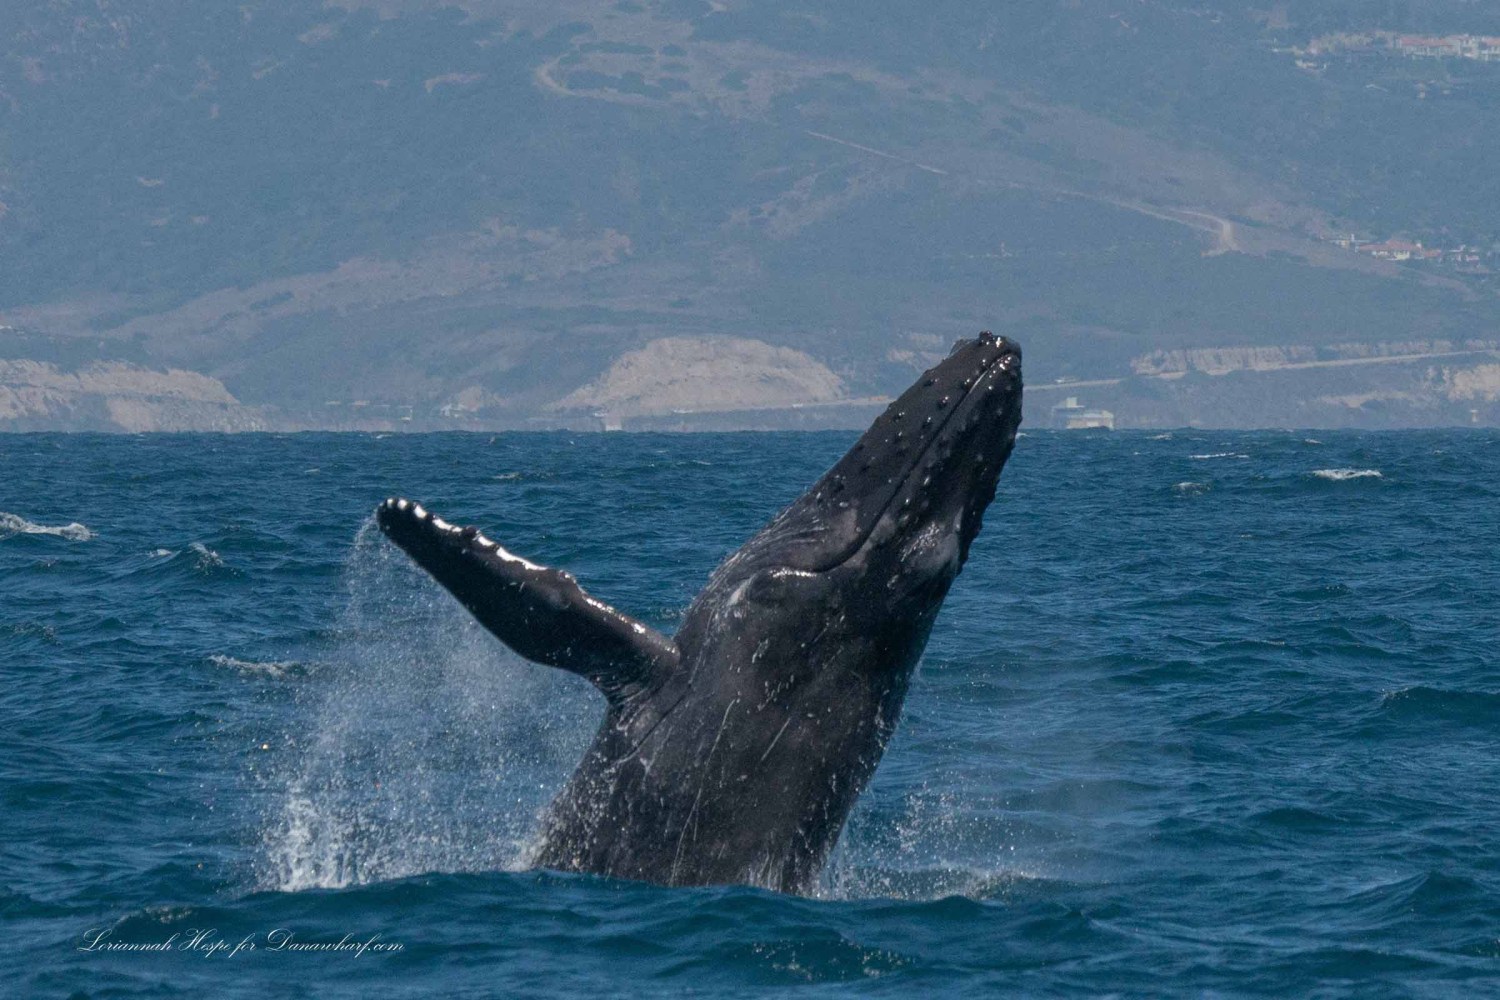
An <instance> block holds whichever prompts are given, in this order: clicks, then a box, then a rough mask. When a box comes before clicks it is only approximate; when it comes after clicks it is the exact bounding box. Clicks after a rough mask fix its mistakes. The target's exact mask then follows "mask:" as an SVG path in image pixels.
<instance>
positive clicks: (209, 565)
mask: <svg viewBox="0 0 1500 1000" xmlns="http://www.w3.org/2000/svg"><path fill="white" fill-rule="evenodd" d="M188 548H190V549H192V550H193V554H194V555H196V556H197V557H198V558H197V559H195V560H194V561H193V565H195V566H197V567H198V568H199V569H216V568H218V567H220V566H222V565H224V557H223V556H221V555H219V554H218V553H217V552H215V551H214V550H213V549H211V548H209V547H208V546H207V545H204V544H203V543H202V542H194V543H192V544H191V545H189V546H188Z"/></svg>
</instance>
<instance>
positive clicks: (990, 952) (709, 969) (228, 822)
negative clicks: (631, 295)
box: [0, 430, 1500, 998]
mask: <svg viewBox="0 0 1500 1000" xmlns="http://www.w3.org/2000/svg"><path fill="white" fill-rule="evenodd" d="M853 437H854V435H852V434H841V433H827V434H790V433H789V434H772V435H765V434H725V435H685V436H656V435H620V434H613V435H568V434H502V435H497V436H489V435H471V434H452V435H446V434H445V435H408V436H403V435H394V436H391V435H332V434H330V435H322V434H306V435H290V436H275V435H245V436H215V435H162V436H143V437H111V436H69V435H12V436H0V512H3V513H0V671H3V675H0V679H3V683H0V795H3V806H0V824H3V825H0V913H3V925H0V935H3V937H0V984H4V985H3V986H0V992H4V993H5V994H6V995H8V996H28V997H29V996H37V997H68V996H77V997H85V996H87V997H195V998H196V997H209V996H212V997H246V998H251V997H253V998H276V997H304V996H305V997H351V998H355V997H359V998H362V997H367V996H409V997H439V996H441V997H487V996H523V997H524V996H535V997H554V996H556V997H584V996H586V997H609V996H625V995H631V996H690V997H693V996H701V997H735V996H761V995H767V994H770V995H808V996H844V995H859V996H889V997H913V996H970V995H973V996H980V995H997V994H998V995H1009V996H1039V997H1050V996H1119V997H1199V996H1236V997H1237V996H1266V997H1287V996H1323V997H1341V996H1350V997H1356V996H1357V997H1453V996H1470V995H1478V994H1486V993H1487V994H1490V995H1495V994H1496V993H1500V559H1497V553H1500V434H1497V433H1495V432H1492V431H1457V430H1455V431H1445V432H1403V433H1380V434H1363V433H1350V432H1297V433H1287V432H1256V433H1232V432H1207V431H1178V432H1174V433H1168V434H1152V433H1146V432H1121V433H1115V434H1097V435H1095V434H1086V433H1075V434H1060V433H1049V432H1045V431H1029V432H1027V433H1026V434H1025V436H1024V437H1023V438H1022V439H1021V440H1020V441H1019V442H1018V445H1017V447H1016V451H1015V454H1014V455H1013V457H1012V459H1011V461H1010V464H1009V466H1008V467H1007V468H1006V470H1005V474H1004V476H1003V477H1002V479H1001V483H1000V491H999V495H998V497H997V499H996V501H995V505H994V506H993V507H992V508H991V509H990V513H989V515H988V517H987V518H986V527H985V530H984V533H983V534H982V535H980V537H979V539H978V541H977V542H976V543H975V545H974V548H973V551H972V555H971V558H970V561H969V564H968V566H967V568H966V569H965V570H964V573H963V575H962V576H960V577H959V579H958V581H957V583H956V584H955V586H954V589H953V591H952V594H951V595H950V597H949V598H948V601H947V604H946V605H945V607H944V610H943V613H942V615H941V617H940V618H939V619H938V623H937V626H936V628H935V629H934V631H933V636H932V641H931V643H930V644H929V646H928V648H927V653H926V656H925V658H924V659H923V661H922V663H921V665H920V667H919V669H918V671H917V674H916V676H915V678H914V680H913V683H912V688H911V695H910V698H909V700H908V702H907V705H906V711H905V714H904V717H903V720H902V723H901V726H900V728H899V730H898V732H897V734H896V737H895V739H894V740H893V742H892V744H891V746H890V748H889V750H888V751H887V753H886V756H885V759H884V762H883V763H882V764H881V767H880V770H879V771H878V773H877V774H876V776H875V779H874V781H873V784H872V786H871V787H870V788H869V789H868V791H867V792H866V793H865V796H864V797H863V799H862V800H861V801H860V803H859V805H858V806H857V807H856V810H855V813H854V815H853V816H852V818H851V820H850V823H849V826H848V827H847V829H846V830H845V833H844V837H843V839H842V841H841V843H840V845H839V847H838V850H837V852H836V857H835V859H834V862H833V864H832V865H831V866H830V868H829V870H828V871H827V873H826V875H825V878H824V880H823V883H822V885H821V886H820V888H819V889H818V891H817V892H816V893H813V894H811V895H810V896H807V897H793V896H783V895H777V894H774V893H770V892H765V891H761V890H756V889H749V888H744V887H733V886H730V887H716V888H702V889H667V888H660V887H656V886H650V885H640V884H635V883H629V882H620V881H612V880H608V879H602V878H594V877H581V876H574V875H561V874H556V873H552V872H546V871H533V870H527V868H526V866H525V858H526V856H527V848H528V844H529V842H530V840H531V838H532V837H533V835H534V831H535V825H536V816H537V812H538V810H539V809H540V808H541V807H542V806H543V805H544V804H545V802H546V801H547V799H548V797H549V795H550V794H551V793H552V792H553V791H554V790H555V789H556V788H557V787H558V786H559V784H560V783H561V782H562V781H563V779H564V778H565V777H566V776H567V774H568V772H569V771H570V769H571V768H572V766H573V764H574V763H575V762H576V761H577V759H578V757H579V755H580V753H581V751H582V748H583V747H584V746H585V745H586V744H587V743H588V741H589V739H590V738H591V736H592V734H593V730H594V728H595V727H596V726H597V724H598V721H599V718H600V715H601V706H602V701H601V699H600V698H599V696H597V695H596V694H595V693H594V692H593V690H592V689H591V688H590V687H589V686H588V685H587V684H586V683H585V682H583V681H582V680H580V679H579V678H576V677H574V676H571V675H567V674H563V673H560V672H558V671H553V670H549V669H547V668H544V667H540V666H534V665H531V664H528V663H525V662H522V661H520V660H519V659H518V658H516V657H515V656H514V655H512V654H510V653H509V652H508V651H507V650H506V649H504V648H503V647H501V646H500V645H499V643H498V642H496V641H495V640H493V639H492V638H491V637H490V636H489V635H488V634H487V633H485V632H483V631H482V630H481V629H480V628H478V627H477V626H476V625H474V624H473V623H472V622H471V621H470V620H468V618H467V616H466V614H465V613H464V612H463V611H462V610H461V609H460V608H459V607H458V606H457V604H456V603H455V602H454V601H453V600H452V599H451V598H449V597H448V596H447V595H446V594H445V593H444V592H443V591H441V590H440V589H439V588H437V586H436V585H435V584H433V583H432V582H430V581H429V580H428V579H427V578H426V577H424V576H423V575H422V574H421V573H420V572H419V571H417V570H415V569H414V568H413V567H412V566H410V565H409V563H408V562H407V560H406V559H405V557H404V556H403V555H401V554H400V553H399V552H397V551H396V550H395V549H393V548H392V547H391V546H389V545H388V544H387V543H386V542H385V541H384V540H383V539H382V538H381V536H380V535H379V532H378V531H375V530H373V529H372V528H371V522H370V514H371V512H372V511H373V509H374V507H375V505H376V504H377V503H378V502H379V501H380V500H382V499H383V498H385V497H386V496H389V495H391V494H402V495H406V496H410V497H413V498H416V499H420V500H422V501H423V502H424V503H426V504H427V505H428V506H429V507H430V508H431V509H433V510H435V511H437V512H439V513H441V514H442V515H443V516H445V517H446V518H448V519H449V520H451V521H455V522H458V523H475V524H478V525H480V526H482V527H483V528H484V529H485V531H486V533H487V534H489V536H490V537H492V538H495V539H496V540H498V541H500V542H502V544H504V545H506V546H507V547H509V548H511V549H513V550H514V551H516V552H518V553H520V554H522V555H525V556H527V557H529V558H531V559H534V560H536V561H540V562H545V563H548V564H551V565H557V566H563V567H566V568H568V569H570V570H571V571H573V572H574V573H575V574H576V575H577V576H578V577H579V579H580V580H581V581H582V582H583V583H584V585H585V586H587V587H588V588H589V589H590V590H591V592H593V593H594V594H596V595H598V596H600V597H601V598H603V599H604V600H607V601H610V602H611V603H614V604H616V605H617V606H619V607H621V608H622V609H624V610H626V611H628V612H630V613H633V614H635V615H637V616H639V617H641V618H643V619H645V620H646V621H648V622H650V623H651V624H653V625H655V626H657V627H659V628H661V629H663V630H666V631H671V630H672V629H674V628H675V627H676V624H677V622H678V621H679V620H680V618H681V615H682V613H683V611H684V609H685V608H686V606H687V604H688V602H689V601H690V600H691V598H692V596H693V595H694V593H695V592H696V591H697V589H698V588H699V587H700V585H701V584H702V582H703V581H704V580H705V578H706V577H707V575H708V573H709V571H710V570H711V569H712V568H713V567H714V566H715V564H716V563H717V562H718V560H720V559H721V558H722V557H723V556H724V555H725V554H727V553H728V552H730V551H732V550H733V549H735V548H736V547H738V546H739V544H740V543H741V542H743V541H744V540H745V539H746V538H747V537H748V536H749V535H750V534H751V533H752V532H753V531H754V530H755V529H756V528H758V527H759V526H760V525H761V524H762V523H764V522H765V521H766V520H767V519H769V518H770V517H771V515H772V514H774V513H775V512H776V511H777V510H778V509H779V508H780V507H781V506H782V505H784V504H786V503H787V502H789V501H790V500H791V499H793V498H794V497H795V496H797V495H798V493H799V492H800V491H801V490H802V489H803V488H804V487H805V486H806V485H808V484H809V483H811V482H812V481H813V479H814V478H815V477H816V476H817V475H818V474H819V473H820V472H821V471H822V470H823V469H824V468H826V467H827V466H828V465H829V464H831V463H832V462H833V460H834V459H835V458H837V457H838V455H840V454H841V453H842V451H843V449H845V448H846V447H847V446H848V445H849V444H850V443H851V442H852V440H853Z"/></svg>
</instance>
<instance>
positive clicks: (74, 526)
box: [0, 510, 94, 542]
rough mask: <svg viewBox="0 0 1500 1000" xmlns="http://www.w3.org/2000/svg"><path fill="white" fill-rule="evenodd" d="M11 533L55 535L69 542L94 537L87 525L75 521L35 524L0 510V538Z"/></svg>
mask: <svg viewBox="0 0 1500 1000" xmlns="http://www.w3.org/2000/svg"><path fill="white" fill-rule="evenodd" d="M11 535H56V536H58V537H59V538H66V539H67V540H68V541H70V542H86V541H88V540H89V539H91V538H93V537H94V533H93V532H92V531H90V530H89V528H88V526H87V525H83V524H79V523H78V522H77V521H73V522H72V523H70V524H59V525H47V524H37V523H35V522H33V521H28V520H26V519H25V518H24V517H21V516H20V515H18V514H7V513H6V512H5V511H3V510H0V538H8V537H9V536H11Z"/></svg>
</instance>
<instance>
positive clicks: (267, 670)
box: [208, 653, 302, 680]
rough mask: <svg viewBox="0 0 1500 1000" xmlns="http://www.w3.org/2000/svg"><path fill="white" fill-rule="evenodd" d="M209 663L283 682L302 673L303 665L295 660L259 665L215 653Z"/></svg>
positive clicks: (270, 661) (268, 662) (272, 661)
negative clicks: (289, 676)
mask: <svg viewBox="0 0 1500 1000" xmlns="http://www.w3.org/2000/svg"><path fill="white" fill-rule="evenodd" d="M208 662H209V663H212V664H213V665H214V666H216V667H224V668H226V669H229V670H237V671H239V672H240V673H242V674H252V675H256V676H260V677H269V678H271V679H272V680H281V679H282V678H283V677H286V676H288V675H289V674H294V673H300V672H301V670H302V664H300V663H297V662H296V661H295V660H269V661H267V662H265V663H259V662H256V661H255V660H241V659H238V658H236V657H233V656H226V655H225V654H223V653H214V654H213V655H211V656H210V657H209V658H208Z"/></svg>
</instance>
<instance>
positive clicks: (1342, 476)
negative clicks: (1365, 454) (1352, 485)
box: [1310, 469, 1385, 483]
mask: <svg viewBox="0 0 1500 1000" xmlns="http://www.w3.org/2000/svg"><path fill="white" fill-rule="evenodd" d="M1310 475H1314V476H1317V477H1318V478H1319V479H1328V480H1331V481H1332V482H1335V483H1341V482H1343V481H1344V480H1346V479H1384V478H1385V477H1384V476H1382V475H1381V474H1380V470H1379V469H1314V470H1313V471H1312V472H1311V473H1310Z"/></svg>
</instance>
